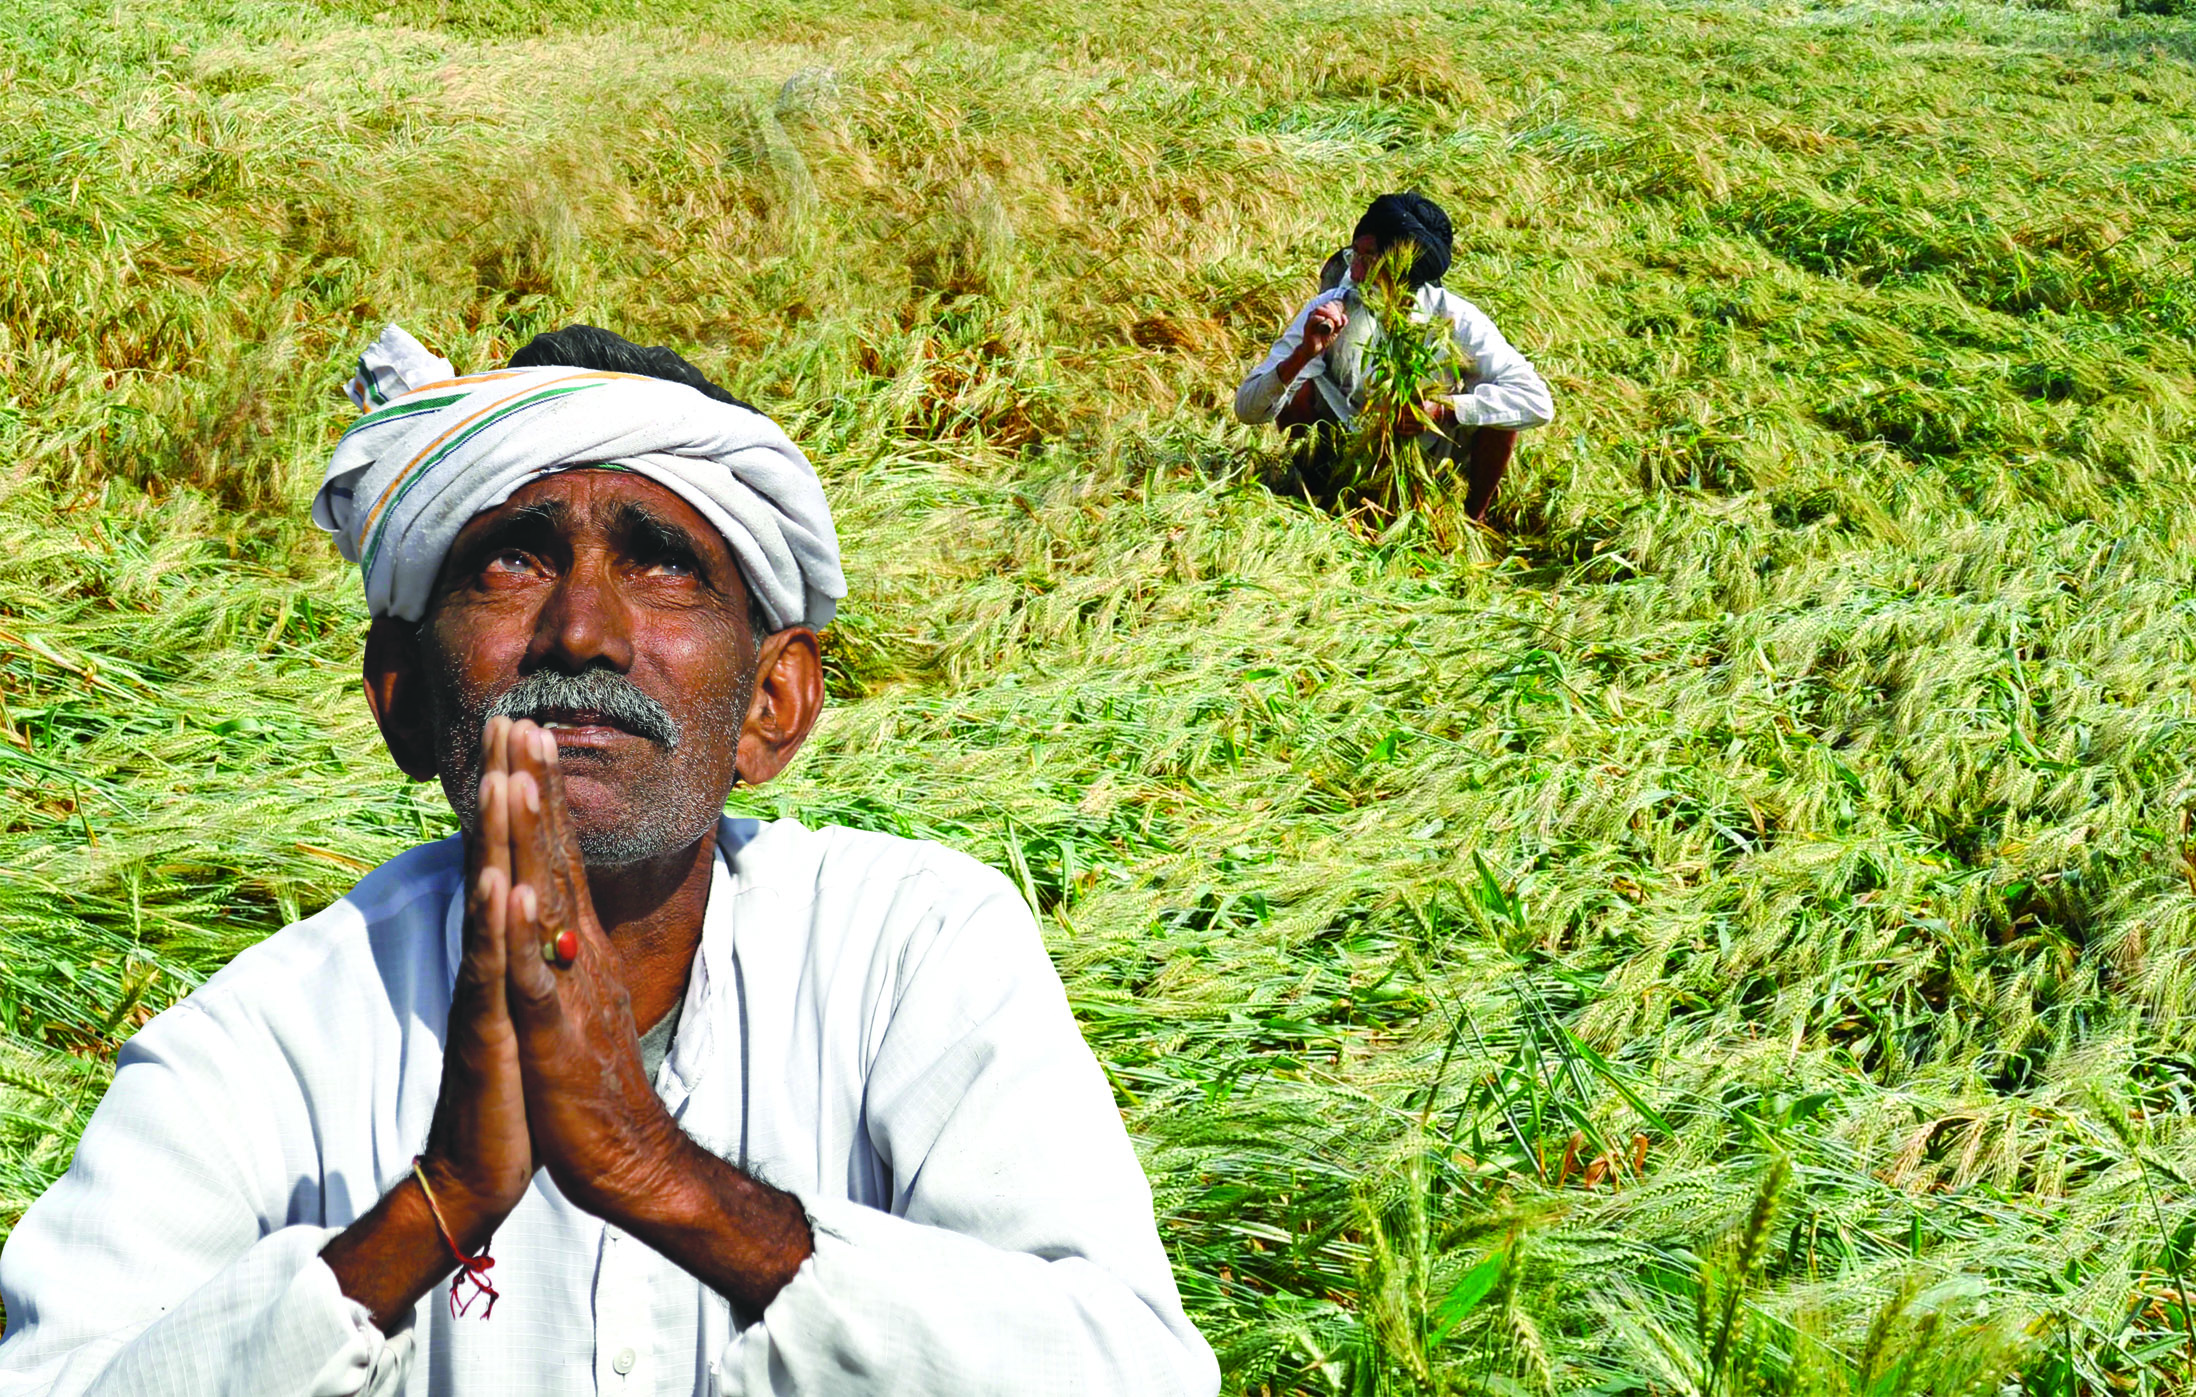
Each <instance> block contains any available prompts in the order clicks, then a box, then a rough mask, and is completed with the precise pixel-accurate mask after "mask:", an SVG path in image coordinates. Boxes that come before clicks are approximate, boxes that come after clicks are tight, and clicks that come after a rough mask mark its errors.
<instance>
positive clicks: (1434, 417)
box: [1418, 397, 1456, 428]
mask: <svg viewBox="0 0 2196 1397" xmlns="http://www.w3.org/2000/svg"><path fill="white" fill-rule="evenodd" d="M1418 410H1419V412H1420V413H1421V414H1423V415H1424V417H1425V419H1426V425H1427V426H1429V427H1435V428H1445V427H1447V426H1449V425H1450V424H1451V423H1453V422H1455V421H1456V404H1454V403H1452V402H1450V401H1449V400H1448V399H1447V398H1441V397H1430V398H1424V399H1421V400H1420V402H1419V404H1418Z"/></svg>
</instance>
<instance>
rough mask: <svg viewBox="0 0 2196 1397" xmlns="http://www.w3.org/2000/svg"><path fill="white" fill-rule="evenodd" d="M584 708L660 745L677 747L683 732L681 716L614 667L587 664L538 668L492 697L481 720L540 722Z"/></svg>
mask: <svg viewBox="0 0 2196 1397" xmlns="http://www.w3.org/2000/svg"><path fill="white" fill-rule="evenodd" d="M580 712H587V713H600V714H601V715H602V716H603V717H605V718H607V719H609V720H610V721H611V722H613V723H615V724H617V725H618V726H619V727H621V728H624V729H625V730H626V731H627V732H630V733H633V734H635V735H636V736H639V737H645V738H647V739H648V740H649V741H651V742H654V743H656V744H657V745H659V746H662V747H668V748H676V747H677V746H678V745H679V742H680V739H681V738H682V737H684V734H683V733H681V732H680V731H679V720H678V719H676V718H674V717H672V716H671V715H670V714H669V713H668V712H666V711H665V710H664V706H663V705H662V704H660V703H658V702H656V701H655V700H654V699H652V698H650V697H649V696H648V695H646V694H644V693H642V692H641V690H640V686H639V685H637V684H635V683H634V682H633V681H632V680H630V679H628V678H626V677H625V676H624V675H622V674H620V673H618V672H617V671H616V670H612V669H583V670H581V671H580V672H579V673H578V674H559V673H556V672H555V671H553V670H546V669H545V670H538V671H536V672H535V673H533V674H529V675H527V676H526V677H525V678H524V679H521V680H520V681H519V682H518V683H516V684H513V685H512V686H511V687H510V688H508V689H505V690H504V691H503V692H502V693H500V694H497V695H496V696H495V698H493V699H491V700H490V701H489V703H488V711H487V712H486V713H485V714H484V715H483V717H482V721H486V720H487V719H488V718H510V719H514V720H516V719H519V718H532V719H534V720H535V721H536V722H539V721H540V720H541V719H542V718H543V717H551V718H554V717H556V716H558V715H559V714H565V713H580Z"/></svg>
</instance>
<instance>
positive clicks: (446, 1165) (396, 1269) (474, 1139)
mask: <svg viewBox="0 0 2196 1397" xmlns="http://www.w3.org/2000/svg"><path fill="white" fill-rule="evenodd" d="M509 736H510V723H509V720H507V719H503V718H496V719H492V720H491V721H490V722H489V724H488V728H487V731H486V732H485V733H484V735H483V741H482V744H481V749H482V775H481V782H480V798H479V806H480V813H479V818H478V819H477V820H475V822H474V824H475V828H474V830H473V831H472V832H471V834H470V835H468V837H467V839H466V845H465V943H464V944H465V951H464V959H463V960H461V961H460V962H459V964H458V973H457V983H456V985H455V987H454V988H453V989H452V991H451V995H450V1017H449V1020H448V1024H447V1027H446V1028H445V1029H444V1031H443V1036H442V1094H441V1096H440V1097H439V1098H438V1099H437V1100H436V1102H435V1116H434V1122H433V1124H432V1125H431V1126H430V1127H429V1128H428V1132H427V1147H426V1149H425V1150H423V1151H422V1152H421V1156H420V1161H419V1168H420V1172H421V1173H423V1174H424V1175H425V1176H426V1178H427V1180H428V1185H429V1187H430V1188H431V1189H432V1193H431V1194H430V1193H429V1192H428V1191H427V1190H425V1189H422V1188H421V1187H420V1184H419V1181H418V1180H417V1179H415V1178H412V1177H410V1176H406V1177H405V1178H404V1179H402V1180H400V1181H399V1182H398V1183H397V1185H396V1186H395V1187H394V1188H392V1189H390V1190H389V1192H388V1193H386V1194H385V1195H383V1197H382V1199H381V1201H380V1202H379V1203H377V1204H375V1205H374V1207H373V1208H372V1209H370V1210H369V1211H368V1212H367V1213H366V1215H365V1216H364V1217H361V1218H360V1219H359V1220H358V1221H357V1222H355V1223H353V1224H351V1226H349V1227H347V1228H345V1229H344V1230H343V1231H342V1232H341V1233H339V1234H338V1235H337V1236H336V1237H335V1238H334V1239H332V1240H331V1241H330V1242H329V1243H328V1245H327V1246H326V1247H325V1248H323V1249H322V1251H321V1259H322V1260H324V1261H326V1262H327V1263H328V1269H329V1270H331V1271H333V1272H334V1273H335V1277H336V1284H337V1285H338V1286H339V1287H340V1288H341V1289H342V1291H343V1293H344V1294H345V1295H347V1296H349V1297H350V1298H352V1299H353V1300H356V1301H357V1302H358V1303H360V1304H361V1305H364V1306H365V1307H366V1309H367V1310H368V1311H369V1312H370V1313H371V1314H372V1315H373V1317H374V1322H375V1323H376V1324H378V1325H380V1326H381V1327H382V1328H383V1329H385V1330H386V1329H387V1328H388V1327H389V1326H390V1325H392V1324H394V1323H395V1322H396V1321H397V1320H398V1319H399V1318H400V1317H402V1316H403V1315H405V1314H408V1313H409V1312H410V1311H411V1309H412V1307H413V1305H415V1304H417V1303H418V1301H419V1297H420V1296H422V1295H424V1294H426V1293H427V1292H428V1290H430V1289H432V1288H433V1287H434V1286H435V1285H436V1283H438V1282H439V1281H441V1280H442V1278H443V1277H445V1276H447V1275H450V1274H451V1273H452V1272H453V1271H455V1270H456V1269H457V1258H456V1257H455V1256H454V1255H452V1253H451V1246H452V1245H453V1243H454V1244H455V1245H456V1246H457V1247H459V1248H462V1249H463V1250H464V1252H465V1253H466V1254H467V1255H468V1256H471V1255H474V1254H476V1253H478V1252H479V1251H480V1249H481V1248H482V1247H483V1246H484V1245H486V1243H487V1241H488V1239H489V1237H490V1235H491V1234H493V1233H494V1232H495V1230H496V1227H497V1225H498V1224H500V1223H501V1222H502V1221H503V1220H504V1218H505V1217H507V1216H509V1215H510V1212H511V1210H512V1209H513V1208H515V1207H517V1206H518V1204H519V1200H520V1199H522V1198H524V1197H525V1196H526V1189H527V1186H528V1185H529V1184H530V1183H532V1181H533V1177H534V1158H533V1146H532V1142H531V1139H530V1136H529V1133H528V1131H527V1125H526V1097H525V1090H524V1083H523V1081H522V1079H521V1076H520V1071H519V1043H518V1035H517V1032H516V1031H515V1029H514V1026H513V1024H512V1021H511V1015H510V1010H509V1006H508V1002H507V999H506V991H505V982H506V980H507V978H508V977H507V975H506V973H505V964H504V960H505V955H506V949H505V948H506V932H507V927H506V915H507V913H508V911H509V904H510V889H511V868H512V864H511V836H510V801H509V795H510V778H509V775H508V763H509ZM445 1227H447V1228H448V1229H449V1235H448V1236H447V1237H445V1235H444V1232H443V1229H444V1228H445Z"/></svg>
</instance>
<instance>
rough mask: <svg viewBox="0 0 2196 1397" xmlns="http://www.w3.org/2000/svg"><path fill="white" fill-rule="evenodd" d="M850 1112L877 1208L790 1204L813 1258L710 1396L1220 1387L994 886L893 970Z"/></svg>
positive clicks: (1020, 923)
mask: <svg viewBox="0 0 2196 1397" xmlns="http://www.w3.org/2000/svg"><path fill="white" fill-rule="evenodd" d="M911 954H912V948H911ZM866 1105H867V1120H868V1130H869V1134H870V1137H871V1140H872V1143H873V1145H874V1146H875V1148H876V1150H877V1152H878V1154H879V1156H880V1157H881V1158H882V1159H884V1160H885V1161H886V1162H887V1164H888V1166H889V1168H890V1170H891V1175H892V1179H893V1185H892V1188H893V1192H892V1206H891V1209H890V1211H885V1210H882V1209H875V1208H867V1207H863V1206H862V1205H860V1204H856V1203H851V1202H847V1201H845V1200H844V1199H829V1200H826V1199H804V1200H803V1203H804V1205H805V1206H806V1207H807V1209H808V1213H809V1218H810V1221H811V1224H812V1230H813V1233H814V1237H815V1251H814V1253H813V1254H812V1255H811V1256H810V1257H809V1258H808V1260H807V1261H806V1262H804V1263H803V1264H802V1266H801V1268H800V1271H799V1272H798V1273H797V1274H796V1275H795V1277H794V1279H793V1281H792V1282H791V1283H790V1284H788V1285H787V1286H786V1288H785V1289H784V1290H782V1291H780V1292H779V1294H778V1297H777V1299H776V1300H774V1301H773V1302H772V1303H771V1305H770V1307H769V1309H768V1310H766V1311H765V1312H764V1314H763V1316H762V1318H761V1320H760V1322H758V1323H756V1324H754V1325H752V1326H750V1327H749V1328H748V1329H747V1330H746V1331H744V1332H743V1333H742V1334H740V1335H739V1336H738V1337H736V1338H735V1339H734V1340H733V1341H732V1342H731V1344H730V1345H729V1346H728V1347H727V1349H726V1352H725V1357H724V1361H723V1363H722V1365H721V1367H720V1370H719V1392H720V1393H722V1394H724V1397H764V1395H765V1394H769V1395H770V1397H796V1394H800V1395H802V1397H805V1395H807V1394H825V1393H833V1394H862V1393H880V1394H881V1393H899V1394H912V1397H929V1395H930V1394H935V1395H936V1397H948V1394H951V1397H983V1395H984V1394H998V1397H1006V1395H1007V1394H1026V1393H1034V1392H1044V1393H1092V1394H1100V1393H1103V1394H1119V1393H1138V1394H1180V1395H1181V1397H1211V1394H1213V1393H1215V1392H1217V1391H1218V1389H1219V1385H1220V1373H1219V1368H1218V1365H1217V1364H1216V1363H1215V1362H1214V1361H1213V1356H1212V1351H1211V1349H1210V1348H1208V1347H1207V1346H1206V1344H1205V1341H1204V1339H1203V1338H1202V1337H1201V1336H1200V1335H1199V1334H1198V1332H1197V1330H1196V1328H1195V1327H1194V1326H1193V1325H1191V1323H1190V1322H1189V1319H1188V1317H1187V1316H1186V1315H1185V1314H1184V1313H1183V1310H1182V1304H1181V1299H1180V1296H1179V1294H1178V1292H1177V1291H1176V1288H1175V1284H1174V1278H1173V1273H1172V1271H1171V1269H1170V1268H1169V1266H1168V1262H1167V1258H1166V1253H1165V1250H1164V1249H1163V1248H1162V1247H1161V1245H1160V1242H1159V1235H1158V1230H1157V1228H1156V1226H1155V1225H1154V1223H1153V1219H1152V1202H1151V1192H1150V1189H1149V1187H1148V1185H1147V1184H1146V1183H1145V1181H1144V1175H1143V1171H1142V1169H1141V1168H1140V1167H1139V1165H1138V1163H1137V1159H1136V1155H1135V1152H1134V1150H1133V1149H1132V1148H1131V1146H1130V1144H1129V1139H1128V1134H1127V1132H1126V1131H1125V1130H1124V1129H1123V1128H1122V1125H1121V1118H1120V1113H1119V1111H1118V1109H1117V1108H1116V1107H1115V1105H1114V1102H1113V1095H1112V1092H1111V1090H1110V1089H1109V1088H1108V1087H1107V1085H1106V1081H1105V1077H1104V1075H1103V1073H1101V1072H1100V1070H1099V1068H1098V1064H1097V1061H1096V1060H1095V1059H1094V1058H1093V1057H1092V1056H1091V1053H1090V1050H1089V1048H1088V1047H1087V1046H1085V1044H1084V1043H1083V1040H1082V1036H1081V1034H1080V1033H1079V1032H1078V1031H1077V1028H1076V1025H1075V1020H1074V1016H1073V1015H1072V1014H1071V1013H1070V1012H1069V1010H1068V1004H1067V997H1066V995H1065V993H1064V992H1063V991H1062V989H1061V987H1060V981H1059V977H1058V976H1057V974H1055V972H1054V971H1053V968H1052V963H1051V961H1050V960H1049V959H1048V958H1047V957H1046V955H1045V952H1044V947H1043V943H1042V942H1041V941H1040V940H1039V938H1038V935H1037V929H1036V926H1035V924H1034V923H1033V922H1032V920H1031V918H1030V915H1029V911H1028V909H1027V907H1026V906H1025V905H1024V904H1023V903H1022V901H1021V899H1020V897H1019V896H1018V895H1016V894H1015V893H1014V892H1013V890H1012V888H1011V887H1010V886H1009V885H1007V884H1006V883H1005V882H1004V880H1003V879H1001V880H998V881H997V891H996V892H991V893H988V894H987V895H985V896H983V897H982V898H980V899H977V900H976V901H975V903H974V905H973V906H970V907H967V908H966V909H965V910H959V911H949V912H948V913H947V915H946V916H945V917H944V918H943V919H942V920H941V922H940V924H939V926H938V929H937V933H936V935H935V936H934V937H933V938H932V939H931V940H930V941H929V944H928V945H927V946H926V947H923V948H921V953H920V955H919V956H916V957H915V958H914V959H913V962H912V969H911V971H909V972H906V973H904V975H903V981H902V987H901V989H900V993H899V997H898V1001H897V1003H896V1005H895V1007H894V1009H893V1013H892V1018H891V1021H890V1024H889V1026H888V1028H887V1029H886V1031H885V1033H884V1036H883V1038H882V1041H881V1043H880V1046H879V1048H878V1051H877V1055H876V1058H875V1060H874V1062H873V1065H872V1067H871V1070H870V1072H869V1075H868V1091H867V1094H866Z"/></svg>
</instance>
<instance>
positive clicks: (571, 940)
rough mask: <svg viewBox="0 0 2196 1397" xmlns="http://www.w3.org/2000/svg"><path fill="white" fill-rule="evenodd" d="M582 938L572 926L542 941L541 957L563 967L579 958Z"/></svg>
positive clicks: (560, 967)
mask: <svg viewBox="0 0 2196 1397" xmlns="http://www.w3.org/2000/svg"><path fill="white" fill-rule="evenodd" d="M579 953H580V939H579V935H578V933H576V932H574V931H573V930H572V929H571V928H570V927H566V928H565V929H564V930H562V931H560V932H558V933H557V934H556V935H555V936H554V937H552V938H551V939H549V940H547V941H544V942H542V943H541V958H542V959H543V960H545V961H548V962H549V963H550V964H551V965H554V966H556V967H558V968H559V969H562V968H563V967H565V966H568V965H570V964H571V963H572V962H573V961H575V960H578V959H579Z"/></svg>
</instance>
